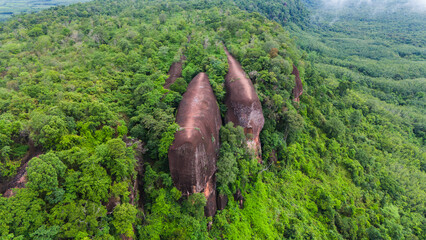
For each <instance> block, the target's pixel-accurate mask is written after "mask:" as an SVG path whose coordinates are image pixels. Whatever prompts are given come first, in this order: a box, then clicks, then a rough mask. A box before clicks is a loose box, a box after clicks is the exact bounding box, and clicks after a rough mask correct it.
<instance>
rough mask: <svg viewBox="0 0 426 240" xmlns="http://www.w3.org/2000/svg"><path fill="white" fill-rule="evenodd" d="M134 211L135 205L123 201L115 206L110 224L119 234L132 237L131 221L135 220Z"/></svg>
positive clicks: (135, 211)
mask: <svg viewBox="0 0 426 240" xmlns="http://www.w3.org/2000/svg"><path fill="white" fill-rule="evenodd" d="M136 213H137V210H136V207H135V206H133V205H131V204H129V203H123V204H120V205H118V206H116V207H115V209H114V220H112V225H113V226H114V227H115V228H116V230H117V232H118V233H119V234H123V235H125V236H126V237H134V232H133V223H134V222H135V221H136Z"/></svg>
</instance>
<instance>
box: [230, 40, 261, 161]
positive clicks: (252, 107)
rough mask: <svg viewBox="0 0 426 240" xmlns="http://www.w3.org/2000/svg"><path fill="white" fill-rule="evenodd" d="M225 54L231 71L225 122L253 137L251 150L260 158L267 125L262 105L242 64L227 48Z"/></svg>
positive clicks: (250, 145)
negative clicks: (260, 135)
mask: <svg viewBox="0 0 426 240" xmlns="http://www.w3.org/2000/svg"><path fill="white" fill-rule="evenodd" d="M225 52H226V55H227V57H228V65H229V71H228V74H227V75H226V77H225V87H226V98H225V104H226V106H227V107H228V111H227V113H226V117H225V121H226V122H230V121H231V122H233V123H234V124H235V125H239V126H242V127H243V128H244V131H245V133H246V134H247V133H248V134H251V135H252V136H253V137H252V139H248V141H247V143H248V145H249V147H250V148H252V149H254V150H255V151H256V154H257V155H258V157H260V154H261V144H260V140H259V134H260V131H262V128H263V124H264V123H265V119H264V117H263V111H262V105H261V104H260V101H259V97H258V96H257V93H256V90H255V89H254V86H253V83H252V82H251V80H250V79H249V78H247V76H246V73H245V72H244V70H243V69H242V67H241V65H240V63H239V62H238V61H237V60H236V59H235V58H234V57H233V56H232V55H231V54H230V53H229V52H228V50H227V49H226V48H225Z"/></svg>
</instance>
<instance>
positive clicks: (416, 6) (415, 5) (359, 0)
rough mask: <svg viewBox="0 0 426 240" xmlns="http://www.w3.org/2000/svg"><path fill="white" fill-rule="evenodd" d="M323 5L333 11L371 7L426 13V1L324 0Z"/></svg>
mask: <svg viewBox="0 0 426 240" xmlns="http://www.w3.org/2000/svg"><path fill="white" fill-rule="evenodd" d="M322 3H323V6H325V7H328V8H332V9H340V8H344V7H350V6H351V7H353V6H354V5H355V6H365V5H369V6H370V7H372V8H374V9H375V10H379V11H380V10H391V11H398V9H400V8H409V9H411V10H414V11H420V12H426V0H322Z"/></svg>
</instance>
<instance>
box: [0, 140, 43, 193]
mask: <svg viewBox="0 0 426 240" xmlns="http://www.w3.org/2000/svg"><path fill="white" fill-rule="evenodd" d="M28 147H29V149H28V152H27V154H25V156H24V157H23V158H22V159H21V166H20V167H19V169H18V172H17V174H16V175H15V176H14V177H13V178H11V179H7V180H6V181H5V182H1V181H0V194H3V197H12V196H14V195H15V192H14V190H15V189H19V188H25V185H26V184H27V166H28V162H29V161H30V160H31V159H32V158H34V157H38V156H39V155H41V154H42V151H41V149H39V148H36V147H35V145H34V142H33V141H32V140H29V141H28Z"/></svg>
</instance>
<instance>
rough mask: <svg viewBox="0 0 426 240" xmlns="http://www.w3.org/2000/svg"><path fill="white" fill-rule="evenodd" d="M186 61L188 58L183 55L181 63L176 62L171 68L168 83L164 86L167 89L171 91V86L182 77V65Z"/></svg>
mask: <svg viewBox="0 0 426 240" xmlns="http://www.w3.org/2000/svg"><path fill="white" fill-rule="evenodd" d="M185 60H186V57H185V56H184V55H182V56H181V57H180V61H179V62H175V63H173V64H172V65H171V66H170V69H169V73H168V75H169V78H167V79H166V83H165V84H164V88H165V89H170V85H172V84H173V83H174V82H175V81H176V79H178V78H180V77H182V65H183V61H185Z"/></svg>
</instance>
